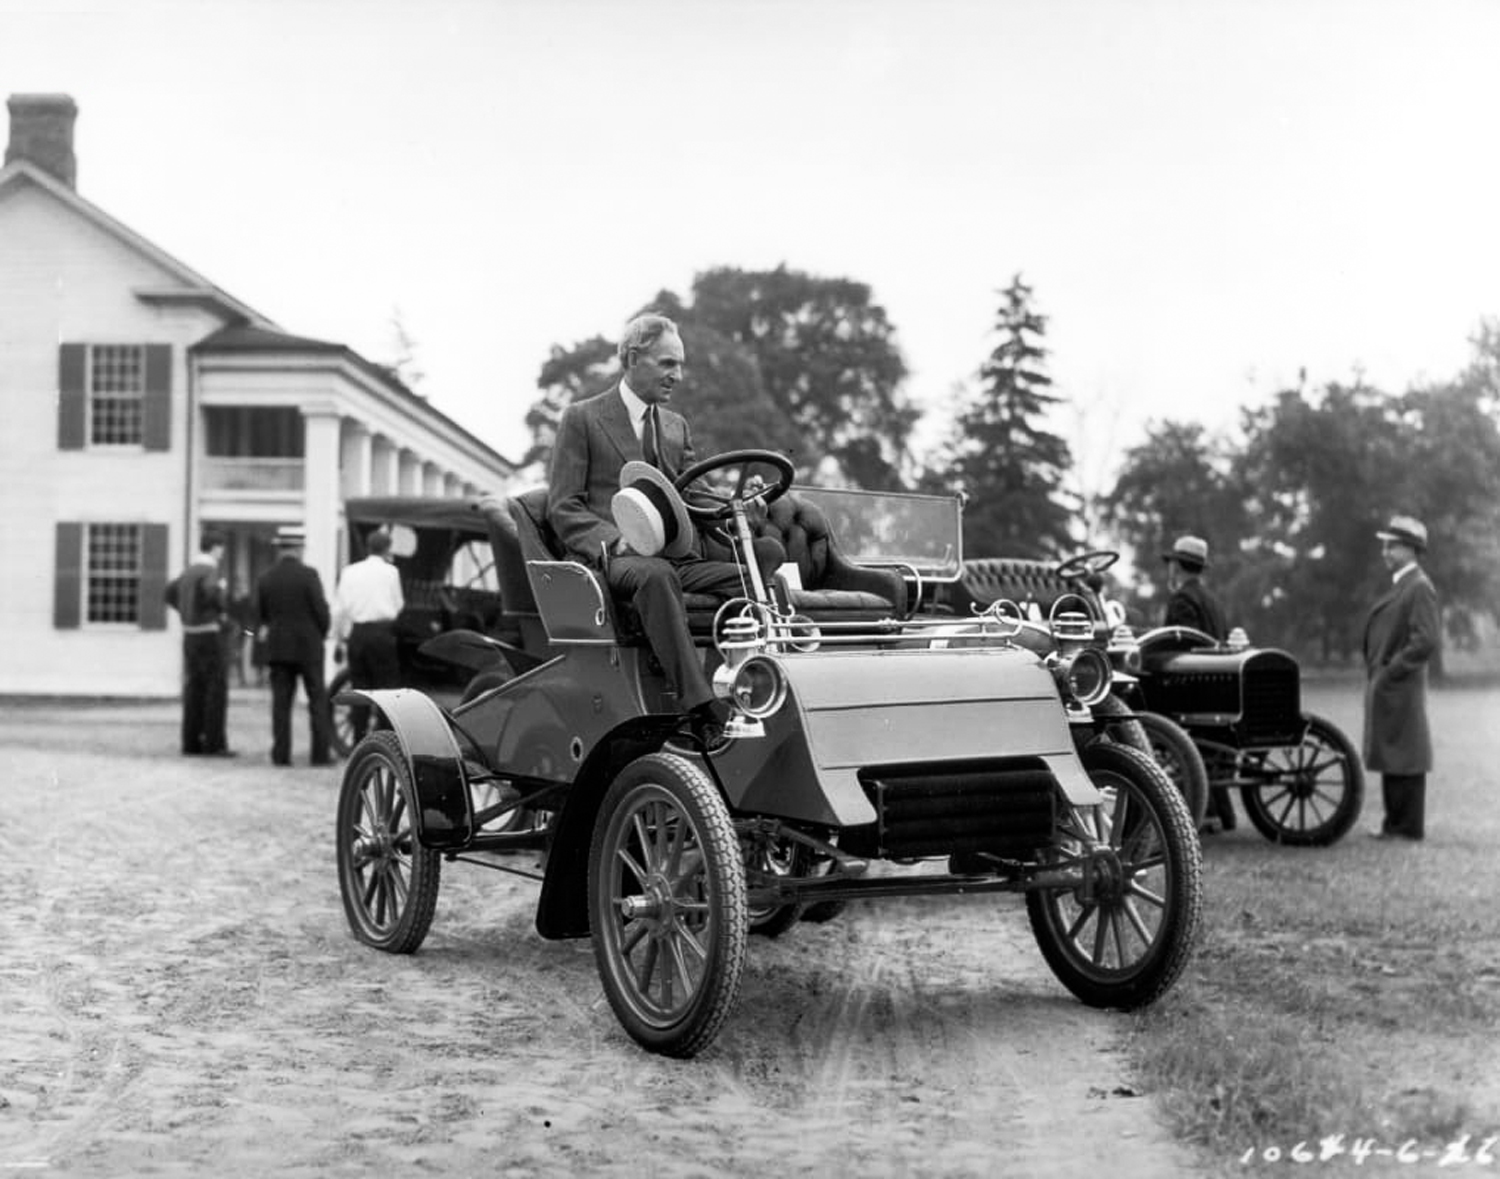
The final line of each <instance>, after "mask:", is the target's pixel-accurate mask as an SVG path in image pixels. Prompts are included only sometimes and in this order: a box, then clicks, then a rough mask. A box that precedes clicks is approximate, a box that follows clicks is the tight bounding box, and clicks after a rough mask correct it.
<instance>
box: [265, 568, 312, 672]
mask: <svg viewBox="0 0 1500 1179" xmlns="http://www.w3.org/2000/svg"><path fill="white" fill-rule="evenodd" d="M255 601H256V607H255V608H256V617H257V618H258V619H259V620H260V622H261V623H262V624H263V625H264V626H266V627H267V628H268V629H267V635H266V662H267V663H307V662H311V661H320V660H322V658H323V640H324V639H325V638H326V637H327V636H328V623H329V615H328V599H327V598H326V597H324V595H323V581H322V578H320V577H319V576H318V571H317V570H316V569H314V568H312V567H311V566H310V565H304V564H303V563H302V562H301V561H300V560H298V559H297V558H296V557H294V556H291V555H289V554H288V555H285V556H283V557H281V558H280V559H279V560H278V561H277V562H276V564H274V565H272V566H271V568H269V569H268V570H266V571H265V572H264V573H262V574H261V575H260V580H259V581H257V582H256V583H255Z"/></svg>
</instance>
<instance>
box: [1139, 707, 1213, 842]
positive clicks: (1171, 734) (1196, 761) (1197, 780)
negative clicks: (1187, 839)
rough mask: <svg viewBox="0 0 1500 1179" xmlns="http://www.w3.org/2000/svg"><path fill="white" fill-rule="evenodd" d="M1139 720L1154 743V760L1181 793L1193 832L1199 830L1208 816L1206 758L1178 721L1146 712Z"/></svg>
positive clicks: (1152, 743)
mask: <svg viewBox="0 0 1500 1179" xmlns="http://www.w3.org/2000/svg"><path fill="white" fill-rule="evenodd" d="M1139 719H1140V722H1141V727H1142V728H1143V729H1145V731H1146V739H1147V740H1148V741H1149V742H1150V743H1151V756H1152V757H1153V758H1155V759H1156V764H1157V765H1159V766H1161V768H1162V769H1164V770H1166V771H1167V777H1169V778H1171V779H1172V785H1174V786H1176V787H1177V789H1178V792H1179V793H1181V795H1182V797H1183V801H1184V802H1186V803H1187V808H1188V814H1189V815H1190V816H1192V820H1193V830H1194V831H1196V830H1198V828H1200V827H1201V826H1203V816H1204V815H1205V814H1206V813H1207V812H1208V767H1207V766H1206V765H1204V763H1203V755H1202V754H1201V753H1199V752H1198V746H1196V745H1195V744H1193V739H1192V737H1190V736H1188V732H1187V730H1186V729H1184V728H1183V727H1182V726H1181V725H1179V724H1178V723H1177V722H1176V721H1174V720H1172V719H1170V718H1168V717H1165V716H1162V715H1161V714H1160V713H1156V712H1143V713H1141V714H1140V716H1139Z"/></svg>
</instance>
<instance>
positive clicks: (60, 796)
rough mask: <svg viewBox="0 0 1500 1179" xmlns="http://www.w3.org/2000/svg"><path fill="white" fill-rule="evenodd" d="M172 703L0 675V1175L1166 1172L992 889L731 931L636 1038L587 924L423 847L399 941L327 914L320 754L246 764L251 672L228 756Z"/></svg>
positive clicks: (525, 884)
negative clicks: (729, 994) (209, 746)
mask: <svg viewBox="0 0 1500 1179" xmlns="http://www.w3.org/2000/svg"><path fill="white" fill-rule="evenodd" d="M177 716H178V714H177V707H176V705H175V704H174V703H152V704H131V705H119V704H116V705H99V704H95V705H91V706H89V707H86V708H79V707H78V706H77V705H74V706H71V707H69V706H63V705H59V704H47V705H43V704H36V703H31V704H17V703H14V702H12V703H4V702H0V763H3V765H4V767H5V771H6V773H5V777H4V780H3V786H0V800H3V806H0V839H3V846H4V849H5V865H4V869H3V871H0V940H3V957H0V1044H3V1045H4V1048H3V1052H0V1171H4V1172H6V1173H17V1172H31V1173H41V1174H49V1173H55V1174H67V1175H101V1176H121V1175H178V1174H191V1175H202V1174H210V1173H212V1174H216V1175H256V1176H260V1175H269V1174H276V1175H278V1176H281V1177H284V1179H295V1177H297V1176H310V1175H318V1176H325V1175H326V1176H339V1175H363V1174H382V1175H389V1174H398V1173H400V1174H408V1175H423V1174H430V1175H468V1174H479V1173H484V1174H487V1175H503V1176H531V1175H618V1176H641V1175H656V1176H669V1177H679V1176H681V1177H686V1176H700V1175H701V1176H734V1175H746V1176H749V1175H754V1176H761V1175H765V1174H776V1173H778V1172H779V1173H793V1174H802V1173H817V1174H820V1175H823V1176H844V1175H858V1176H861V1177H872V1176H895V1175H900V1176H908V1175H995V1174H1005V1175H1008V1176H1019V1177H1027V1176H1071V1175H1078V1174H1089V1173H1108V1174H1110V1175H1112V1176H1115V1177H1116V1179H1133V1177H1140V1179H1147V1177H1150V1179H1160V1177H1163V1176H1167V1177H1170V1176H1174V1175H1180V1176H1187V1175H1191V1174H1194V1173H1196V1168H1195V1166H1194V1164H1193V1160H1192V1158H1191V1156H1190V1155H1189V1154H1188V1153H1187V1152H1186V1151H1185V1150H1184V1149H1183V1148H1182V1147H1180V1146H1178V1145H1176V1144H1174V1143H1173V1142H1172V1141H1171V1140H1170V1139H1169V1138H1168V1136H1167V1135H1166V1133H1165V1131H1164V1130H1163V1129H1162V1128H1161V1125H1160V1123H1159V1121H1158V1120H1157V1117H1156V1114H1155V1111H1154V1109H1153V1105H1152V1102H1151V1100H1150V1098H1148V1097H1145V1096H1139V1095H1137V1094H1136V1091H1135V1089H1134V1087H1133V1083H1132V1080H1131V1077H1130V1076H1129V1073H1128V1070H1127V1067H1126V1064H1125V1060H1124V1056H1123V1052H1122V1048H1121V1039H1122V1037H1123V1035H1124V1034H1125V1032H1126V1030H1127V1027H1128V1019H1127V1017H1125V1016H1122V1015H1118V1014H1110V1013H1103V1012H1097V1011H1093V1010H1090V1009H1088V1008H1085V1007H1083V1006H1082V1005H1080V1004H1079V1003H1077V1002H1076V1001H1075V1000H1074V999H1073V998H1072V997H1071V996H1070V995H1069V994H1068V993H1067V992H1066V991H1064V990H1063V988H1062V986H1061V985H1060V984H1059V983H1057V982H1056V981H1055V980H1054V979H1053V977H1052V976H1051V974H1050V972H1049V971H1048V970H1047V968H1046V966H1045V964H1044V963H1043V961H1042V959H1041V956H1040V954H1039V953H1038V952H1037V949H1036V946H1035V943H1034V941H1033V940H1032V937H1031V934H1030V932H1029V929H1028V927H1027V924H1026V919H1025V913H1024V909H1023V906H1022V905H1021V903H1020V902H1019V900H1018V899H1017V898H1013V897H1001V898H988V899H986V898H967V899H964V898H942V899H908V900H904V901H900V900H898V901H871V902H868V903H866V904H863V905H855V906H851V907H850V909H849V910H847V911H846V912H845V914H844V915H843V916H842V917H840V918H839V919H838V920H836V921H833V922H830V923H828V924H825V925H809V924H803V925H801V926H799V927H797V928H796V929H794V930H793V931H791V932H790V933H788V934H787V935H785V936H784V937H782V938H781V939H778V940H775V941H769V940H765V939H760V938H756V939H753V941H752V946H751V954H750V959H749V963H748V966H747V969H746V973H745V977H744V982H743V986H742V988H741V992H740V999H739V1004H738V1006H737V1008H736V1010H735V1012H734V1014H733V1015H732V1016H731V1017H730V1020H729V1022H728V1024H727V1025H726V1027H725V1029H724V1031H723V1033H722V1034H721V1035H720V1037H719V1039H718V1040H717V1041H716V1043H715V1044H714V1045H713V1046H712V1047H711V1048H710V1049H709V1050H708V1051H707V1052H705V1053H704V1054H703V1055H702V1056H700V1057H698V1058H697V1059H696V1060H693V1061H688V1062H681V1061H672V1060H667V1059H663V1058H659V1057H654V1056H651V1055H649V1054H647V1053H645V1052H643V1051H641V1050H640V1049H639V1048H638V1047H637V1046H636V1045H635V1043H634V1042H633V1041H632V1040H630V1039H629V1038H628V1037H627V1036H626V1035H625V1033H624V1032H623V1031H622V1030H621V1029H620V1027H619V1025H618V1024H617V1023H616V1022H615V1019H614V1016H613V1014H612V1012H611V1011H610V1009H609V1006H608V1004H607V1002H606V1001H605V999H604V995H603V991H602V988H601V986H600V984H599V980H598V976H597V974H596V972H595V967H594V960H593V954H592V950H591V947H590V945H589V943H588V942H587V941H579V942H546V941H543V940H542V939H541V938H539V937H538V936H537V934H536V932H535V930H534V928H533V926H532V916H533V907H534V904H535V899H536V888H537V886H536V885H535V884H533V883H531V882H529V881H525V880H518V879H515V878H513V877H509V876H505V875H501V874H499V873H495V872H489V871H486V870H484V869H482V868H478V867H472V866H469V865H464V864H450V865H445V867H444V875H443V885H442V891H441V895H440V899H439V903H438V913H437V918H436V920H435V922H434V924H433V930H432V933H431V934H430V935H429V937H428V939H427V942H426V943H425V945H424V946H423V947H422V949H421V950H420V951H419V952H418V953H416V954H415V955H411V956H406V957H398V956H390V955H385V954H381V953H378V952H376V951H374V950H370V949H368V948H366V947H364V946H362V945H360V944H359V943H357V942H355V940H354V939H353V938H352V936H351V935H350V934H349V932H348V930H347V927H346V925H345V921H344V915H343V911H342V908H341V905H340V901H339V891H338V882H337V877H336V874H335V867H334V845H333V841H332V833H333V823H334V806H335V800H336V797H337V793H338V786H339V771H338V770H337V769H335V770H331V771H330V770H327V769H313V768H310V767H308V766H306V765H305V764H303V765H298V766H294V767H293V768H290V769H280V770H278V769H276V768H275V767H273V766H271V765H270V764H269V760H268V756H267V748H268V746H269V723H268V719H267V718H268V703H267V699H266V694H265V693H264V692H263V691H257V690H254V689H242V690H237V691H236V692H235V694H234V698H233V701H232V704H231V741H232V743H233V744H235V745H236V746H237V747H238V749H239V750H240V751H241V754H242V756H240V757H239V758H237V759H234V760H211V759H187V758H182V757H179V756H177V755H176V752H175V751H176V748H177ZM305 724H306V720H305V715H303V716H299V718H298V727H297V730H296V739H297V741H298V742H300V743H301V745H300V748H299V749H298V750H297V754H298V756H299V760H304V761H305V752H306V744H305V742H306V728H305ZM523 866H525V865H523Z"/></svg>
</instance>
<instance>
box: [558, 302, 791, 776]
mask: <svg viewBox="0 0 1500 1179" xmlns="http://www.w3.org/2000/svg"><path fill="white" fill-rule="evenodd" d="M618 351H619V357H620V366H621V368H622V369H623V376H622V378H621V380H620V383H619V384H618V385H616V386H615V387H614V388H612V389H609V390H607V391H606V392H604V393H601V394H599V395H598V396H597V397H591V398H589V399H587V400H585V401H578V402H574V403H573V404H572V405H570V406H568V407H567V409H565V410H564V411H563V414H562V418H561V420H560V421H559V422H558V427H557V439H556V441H555V442H554V444H553V447H552V465H551V469H550V471H549V472H548V493H547V517H548V520H549V522H550V523H551V525H552V528H553V531H554V532H556V533H557V536H558V539H559V540H561V542H562V544H563V546H564V547H565V548H566V549H567V550H568V552H569V553H570V554H571V555H572V556H573V557H574V558H576V559H577V560H579V561H581V562H583V563H584V564H587V565H589V566H591V567H592V568H594V569H596V570H598V571H600V572H602V573H603V575H604V577H605V579H606V581H607V582H608V584H609V588H610V590H611V591H612V592H613V593H615V594H616V595H618V596H619V597H621V598H624V599H625V600H628V601H630V602H632V603H633V604H634V606H635V608H636V611H637V613H638V614H639V615H640V619H641V627H642V629H643V630H644V631H645V634H646V641H647V642H648V643H649V644H650V645H651V650H652V652H653V653H654V654H655V655H656V658H657V661H658V662H659V663H660V664H661V665H662V669H663V670H664V671H665V673H666V676H667V679H668V682H669V683H670V684H671V686H672V688H673V689H674V690H675V691H676V693H677V698H678V701H679V702H680V704H681V706H682V709H683V711H685V712H687V714H688V717H689V720H690V722H691V724H692V727H693V730H694V732H695V733H697V735H698V737H699V739H700V740H701V741H703V743H704V744H705V745H707V746H709V747H710V748H712V747H713V746H715V745H716V744H718V743H719V741H720V739H721V735H722V729H723V720H724V715H723V710H722V706H720V705H717V704H716V703H715V698H714V694H713V689H712V688H711V687H710V685H709V682H708V677H707V675H706V674H705V672H704V667H703V658H702V655H701V654H700V653H699V652H698V651H697V650H695V648H694V646H693V640H692V636H691V634H690V632H689V631H688V621H687V610H686V608H685V607H684V605H683V598H682V595H683V591H684V590H687V591H691V592H694V593H702V594H713V595H716V596H719V597H723V598H726V599H727V598H732V597H736V596H738V595H740V594H743V593H744V592H745V589H744V586H745V580H744V575H743V571H742V570H741V569H740V567H739V566H738V565H735V564H732V563H731V562H728V561H713V560H707V559H705V558H704V556H703V551H702V546H701V543H700V542H699V539H698V537H697V536H696V534H695V533H692V530H688V531H689V532H690V533H692V534H691V535H688V536H685V537H683V538H682V541H683V543H682V546H681V547H682V551H673V550H671V549H668V550H667V551H666V552H665V553H663V555H660V556H656V555H649V556H648V555H642V554H640V553H636V552H634V551H633V550H632V549H631V548H630V546H629V544H628V543H627V542H626V540H625V537H624V536H623V535H622V534H621V531H620V528H619V526H618V525H617V524H616V522H615V518H614V511H613V503H612V501H613V499H614V495H615V493H616V492H617V491H619V490H620V471H621V469H622V468H623V467H624V466H625V464H626V463H627V462H630V461H632V460H633V461H637V462H640V461H644V462H646V463H649V464H650V465H651V466H653V467H655V468H657V470H659V471H660V472H661V474H662V475H663V476H665V478H666V479H668V480H671V479H675V478H676V477H677V476H678V475H679V474H680V473H681V472H682V471H684V470H686V469H687V468H688V467H690V466H691V465H692V464H693V461H694V459H693V442H692V436H691V433H690V431H689V429H688V424H687V420H686V419H685V418H683V417H682V416H681V415H680V414H677V413H674V412H673V411H672V410H670V409H668V408H666V404H667V402H668V401H670V400H671V397H672V394H673V392H674V391H675V390H676V388H677V385H678V383H679V382H680V381H681V380H682V375H683V363H684V360H685V354H684V351H683V347H682V338H681V336H680V335H679V334H678V331H677V325H676V324H674V323H673V322H672V321H671V320H670V319H668V318H666V316H663V315H641V316H638V317H637V318H635V319H633V320H632V321H631V322H630V323H629V324H627V325H626V327H625V331H624V333H623V335H622V336H621V339H620V343H619V349H618ZM773 548H774V549H775V551H774V552H773V551H771V550H772V549H773ZM756 554H757V564H759V565H760V566H761V569H762V571H763V572H765V571H767V570H769V569H774V568H775V567H776V566H777V565H778V564H780V562H781V561H782V560H784V559H785V558H784V554H783V553H782V550H781V546H780V545H779V543H777V542H775V541H771V540H766V539H761V540H758V541H757V542H756Z"/></svg>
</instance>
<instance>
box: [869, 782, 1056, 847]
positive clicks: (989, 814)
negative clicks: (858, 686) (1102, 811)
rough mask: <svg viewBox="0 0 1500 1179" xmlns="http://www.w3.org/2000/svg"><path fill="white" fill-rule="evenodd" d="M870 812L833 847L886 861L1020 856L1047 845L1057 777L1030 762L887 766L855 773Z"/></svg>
mask: <svg viewBox="0 0 1500 1179" xmlns="http://www.w3.org/2000/svg"><path fill="white" fill-rule="evenodd" d="M860 782H861V784H862V785H863V786H864V788H865V793H866V794H867V795H868V796H869V799H870V801H871V803H872V804H874V807H875V811H876V816H877V818H876V821H875V823H874V824H872V825H870V826H869V827H861V828H855V829H851V830H849V831H848V832H846V833H845V837H844V839H843V840H841V845H842V846H845V847H849V848H851V850H853V848H854V846H855V845H862V850H859V851H855V854H857V855H859V854H863V855H875V856H881V857H885V858H890V859H900V858H905V857H918V856H934V855H951V854H953V853H955V852H989V853H991V854H993V855H1001V856H1025V855H1027V854H1028V853H1030V852H1032V851H1034V850H1036V849H1037V848H1039V847H1043V846H1046V845H1047V844H1049V843H1051V842H1052V832H1053V827H1054V824H1055V822H1056V808H1057V791H1058V786H1057V779H1056V778H1054V777H1053V776H1052V773H1051V772H1050V771H1049V770H1048V769H1047V768H1046V766H1045V764H1043V763H1042V762H1041V761H1038V760H1035V759H1028V760H1025V761H1022V762H1016V761H1009V762H1000V763H996V762H987V763H964V764H960V765H940V766H932V765H924V766H888V767H881V768H876V769H870V770H865V771H863V772H861V774H860Z"/></svg>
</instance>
